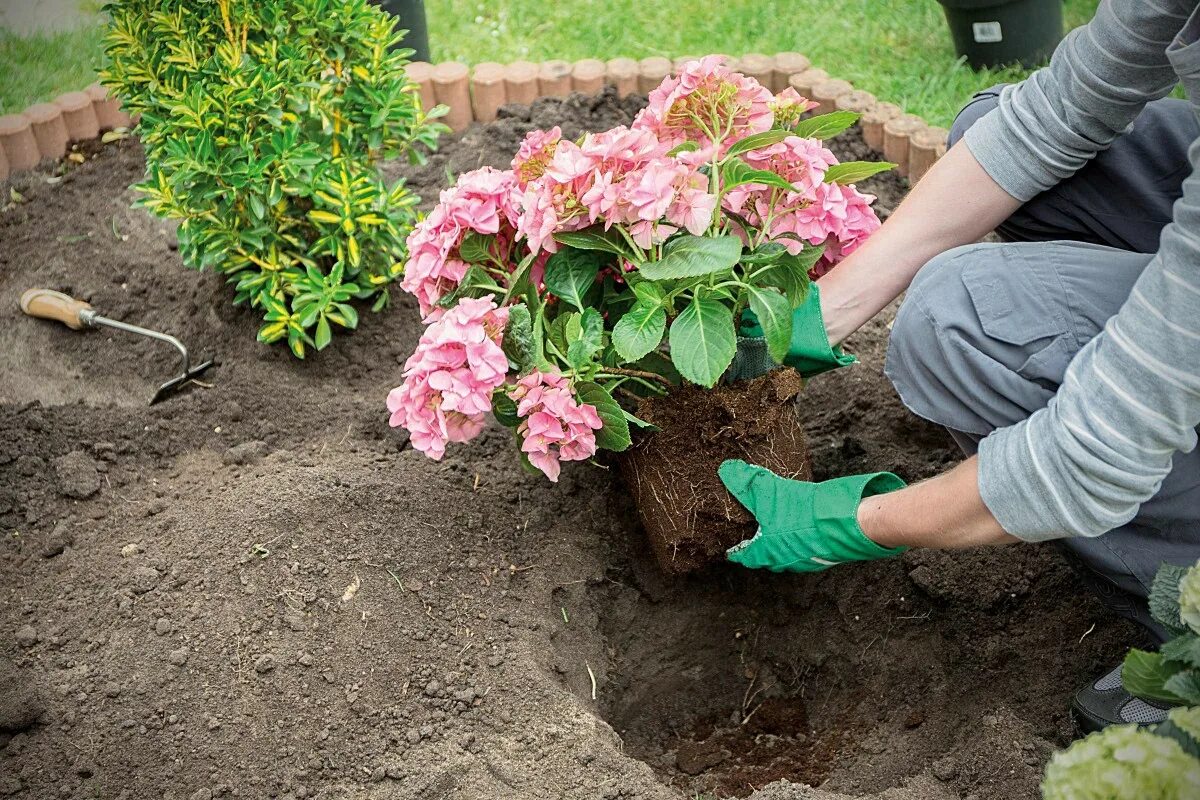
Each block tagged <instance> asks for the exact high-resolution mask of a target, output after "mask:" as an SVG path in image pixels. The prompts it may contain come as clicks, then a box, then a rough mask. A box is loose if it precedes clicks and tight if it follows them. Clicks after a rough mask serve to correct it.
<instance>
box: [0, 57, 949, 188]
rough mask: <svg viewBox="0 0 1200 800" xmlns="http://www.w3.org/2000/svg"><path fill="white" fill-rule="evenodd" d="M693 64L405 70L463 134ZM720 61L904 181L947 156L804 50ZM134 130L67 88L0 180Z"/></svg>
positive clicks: (39, 113)
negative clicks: (861, 145) (794, 95)
mask: <svg viewBox="0 0 1200 800" xmlns="http://www.w3.org/2000/svg"><path fill="white" fill-rule="evenodd" d="M691 58H692V57H690V56H689V57H683V58H677V59H675V60H674V61H672V60H671V59H668V58H663V57H661V56H651V57H649V58H643V59H642V60H640V61H636V60H634V59H632V58H613V59H610V60H608V61H600V60H598V59H594V58H588V59H583V60H581V61H576V62H574V63H571V62H569V61H561V60H551V61H545V62H542V63H540V64H535V63H533V62H531V61H513V62H511V63H509V64H498V63H495V62H484V63H481V64H478V65H476V66H475V67H474V69H471V68H468V67H467V66H466V65H465V64H462V63H460V62H456V61H448V62H443V63H441V64H429V63H426V62H423V61H419V62H414V63H412V64H409V65H408V68H407V69H408V76H409V78H411V79H412V81H413V82H414V83H416V84H417V87H418V91H419V92H420V94H421V101H422V103H423V104H424V105H425V107H426V108H432V107H433V106H434V105H435V104H437V103H443V104H445V105H446V106H447V107H448V108H449V109H450V113H448V114H447V115H446V117H445V118H444V119H443V122H445V123H446V124H447V125H449V126H450V128H451V130H454V131H461V130H465V129H466V128H467V127H468V126H469V125H470V124H471V123H472V122H485V123H486V122H491V121H492V120H494V119H495V118H496V114H497V112H498V111H499V109H500V107H501V106H503V105H505V104H506V103H522V104H528V103H532V102H533V101H534V100H537V99H538V98H539V97H561V96H564V95H566V94H568V93H570V92H580V93H582V94H586V95H595V94H598V93H599V92H600V91H601V90H602V89H603V88H604V87H605V86H606V85H611V86H615V87H616V89H617V92H618V93H619V94H620V95H621V96H622V97H624V96H625V95H629V94H634V93H641V94H645V93H648V92H649V91H651V90H652V89H654V88H655V87H656V86H658V84H659V83H660V82H662V80H663V78H665V77H667V76H668V75H670V74H671V73H672V72H673V71H677V70H679V69H680V67H681V66H682V65H683V64H684V63H686V62H687V61H689V60H691ZM725 58H726V59H727V61H728V63H729V64H730V66H732V67H734V68H735V69H737V70H739V71H741V72H744V73H745V74H747V75H749V76H751V77H753V78H754V79H756V80H757V81H759V82H760V83H762V84H763V85H764V86H767V87H768V88H770V89H771V91H773V92H780V91H783V90H784V89H786V88H788V87H791V88H793V89H795V90H796V91H797V92H799V93H800V94H801V95H803V96H804V97H808V98H811V99H813V100H815V101H817V102H818V103H820V104H821V107H820V109H819V113H824V112H828V111H833V110H842V111H853V112H855V113H858V114H861V115H862V118H861V120H860V125H861V126H862V132H863V139H864V140H865V141H866V143H867V145H868V146H869V147H871V148H872V149H874V150H876V151H879V152H880V153H882V154H883V157H884V158H886V159H887V160H888V161H894V162H896V165H897V167H896V169H897V171H898V172H899V173H900V174H901V175H904V176H906V177H907V178H908V180H909V182H910V183H916V182H917V181H918V180H920V179H921V177H922V176H924V175H925V173H926V172H928V171H929V168H930V167H932V166H933V164H934V162H935V161H937V159H938V158H940V157H941V156H942V154H944V153H945V152H946V131H945V129H944V128H935V127H931V126H930V125H928V124H926V122H925V121H924V120H922V119H921V118H920V117H918V116H915V115H913V114H905V113H903V111H902V110H901V109H900V107H899V106H896V105H894V104H892V103H885V102H880V101H878V100H877V99H876V98H875V96H874V95H872V94H871V93H869V92H865V91H862V90H861V89H855V88H854V87H853V86H852V85H851V84H850V82H849V81H845V80H841V79H839V78H834V77H831V76H830V74H829V73H828V72H826V71H825V70H823V69H815V68H813V67H812V64H811V62H810V61H809V60H808V58H806V57H805V56H804V55H803V54H801V53H777V54H775V55H774V56H766V55H762V54H760V53H748V54H746V55H744V56H742V57H741V58H737V59H735V58H730V57H728V56H725ZM131 124H132V123H131V120H130V118H129V116H128V115H127V114H125V113H124V112H123V111H121V104H120V102H119V101H118V100H117V99H116V98H114V97H111V96H110V95H109V94H108V92H107V91H106V90H105V89H104V87H103V86H100V85H99V84H93V85H91V86H89V87H88V88H87V89H85V90H84V91H82V92H67V93H66V94H63V95H60V96H59V97H57V98H55V100H54V102H53V103H39V104H37V105H33V106H30V107H29V108H28V109H26V110H25V111H24V112H22V113H21V114H9V115H7V116H0V180H5V179H6V178H8V177H9V175H10V174H15V173H18V172H22V171H24V170H29V169H32V168H34V167H36V166H37V165H38V164H40V163H42V162H43V161H48V160H55V159H60V158H63V157H64V156H65V155H66V154H67V152H68V149H69V148H70V146H71V145H72V144H75V143H77V142H81V141H86V140H88V139H93V138H95V137H96V136H98V135H100V134H102V133H103V132H105V131H109V130H113V129H115V128H127V127H130V125H131Z"/></svg>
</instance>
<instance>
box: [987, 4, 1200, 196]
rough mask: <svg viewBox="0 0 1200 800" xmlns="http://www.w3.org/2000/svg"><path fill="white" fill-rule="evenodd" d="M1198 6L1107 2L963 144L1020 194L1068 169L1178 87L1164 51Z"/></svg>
mask: <svg viewBox="0 0 1200 800" xmlns="http://www.w3.org/2000/svg"><path fill="white" fill-rule="evenodd" d="M1195 5H1196V4H1195V2H1185V1H1184V0H1158V1H1157V2H1156V3H1154V2H1145V0H1104V2H1102V3H1101V4H1100V7H1099V8H1098V9H1097V11H1096V16H1095V18H1094V19H1093V20H1092V21H1091V22H1090V23H1088V24H1087V25H1085V26H1083V27H1082V28H1076V29H1075V30H1073V31H1071V32H1070V33H1069V34H1067V36H1066V38H1065V39H1063V41H1062V44H1060V45H1059V46H1058V49H1057V50H1055V52H1054V56H1053V57H1052V58H1051V59H1050V66H1048V67H1046V68H1045V69H1041V70H1038V71H1037V72H1035V73H1033V75H1031V76H1029V78H1028V79H1026V80H1025V81H1023V82H1021V83H1018V84H1014V85H1012V86H1007V87H1005V89H1004V90H1003V91H1002V92H1001V94H1000V104H999V106H998V107H997V108H996V110H995V111H993V112H992V113H990V114H988V115H987V116H985V117H984V118H983V119H981V120H979V121H978V122H977V123H975V124H974V125H972V126H971V127H970V128H969V129H968V130H967V133H966V136H965V137H964V139H965V140H966V143H967V147H968V148H969V149H970V150H971V153H972V154H973V155H974V156H975V158H976V160H977V161H979V163H980V164H981V165H982V166H983V168H984V170H986V171H987V173H988V174H989V175H991V177H992V179H993V180H995V181H996V182H997V183H998V184H1000V187H1001V188H1002V189H1004V191H1006V192H1008V193H1009V194H1010V195H1012V196H1013V197H1015V198H1017V199H1018V200H1028V199H1030V198H1031V197H1033V196H1034V195H1035V194H1037V193H1038V192H1041V191H1043V190H1045V189H1049V188H1050V187H1051V186H1054V185H1055V184H1056V183H1058V182H1059V181H1061V180H1062V179H1063V178H1068V177H1070V176H1071V175H1074V174H1075V172H1076V171H1077V170H1078V169H1079V168H1080V167H1082V166H1083V165H1084V164H1085V163H1087V161H1088V160H1089V159H1091V158H1092V157H1093V156H1095V155H1096V153H1098V152H1100V151H1101V150H1104V149H1106V148H1107V147H1108V146H1109V145H1110V144H1112V141H1113V139H1115V138H1117V136H1119V135H1120V134H1121V133H1123V132H1124V131H1125V130H1126V129H1128V128H1129V126H1130V124H1132V122H1133V120H1134V118H1135V117H1137V115H1138V113H1139V112H1141V110H1142V109H1143V108H1144V107H1145V105H1146V103H1148V102H1149V101H1151V100H1156V99H1158V98H1160V97H1165V96H1166V95H1167V94H1169V93H1170V91H1171V89H1172V88H1173V87H1174V86H1175V83H1176V80H1177V79H1176V76H1175V70H1174V69H1173V68H1172V67H1171V64H1170V62H1169V61H1168V60H1167V55H1166V49H1167V45H1169V44H1170V43H1171V40H1172V38H1174V36H1175V34H1176V33H1177V32H1178V31H1179V29H1180V28H1181V27H1182V26H1183V23H1184V21H1185V20H1186V18H1187V15H1188V13H1189V12H1190V11H1191V9H1192V8H1193V7H1195Z"/></svg>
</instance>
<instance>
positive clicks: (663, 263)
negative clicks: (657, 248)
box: [638, 235, 742, 281]
mask: <svg viewBox="0 0 1200 800" xmlns="http://www.w3.org/2000/svg"><path fill="white" fill-rule="evenodd" d="M741 256H742V240H741V239H739V238H737V237H736V236H690V235H684V236H677V237H675V238H673V239H671V240H670V241H668V242H667V243H666V244H664V245H663V257H662V260H660V261H655V262H651V263H649V264H642V265H641V266H640V267H638V272H639V273H641V275H642V277H645V278H649V279H650V280H656V281H657V280H663V279H666V278H692V277H696V276H699V275H710V274H712V273H714V272H722V271H724V270H727V269H733V267H734V265H736V264H737V263H738V259H740V258H741Z"/></svg>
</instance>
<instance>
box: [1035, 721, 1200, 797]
mask: <svg viewBox="0 0 1200 800" xmlns="http://www.w3.org/2000/svg"><path fill="white" fill-rule="evenodd" d="M1042 797H1043V800H1188V799H1189V798H1193V797H1200V759H1196V758H1193V757H1192V756H1190V755H1188V754H1187V753H1186V752H1184V750H1183V748H1182V747H1180V746H1179V744H1178V743H1177V742H1175V741H1174V740H1172V739H1168V738H1166V737H1163V736H1156V735H1155V734H1153V733H1151V732H1150V731H1148V730H1144V729H1141V728H1138V727H1136V726H1133V725H1121V726H1114V727H1111V728H1106V729H1104V730H1103V731H1100V732H1099V733H1093V734H1091V735H1090V736H1088V737H1087V738H1086V739H1082V740H1080V741H1078V742H1075V744H1073V745H1071V746H1070V747H1069V748H1067V749H1066V750H1064V751H1062V752H1059V753H1056V754H1055V755H1054V758H1052V759H1051V760H1050V763H1049V764H1048V765H1047V766H1046V775H1045V778H1044V779H1043V781H1042Z"/></svg>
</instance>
